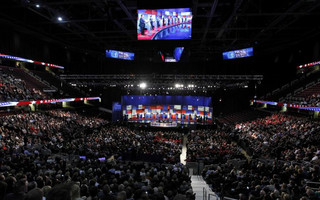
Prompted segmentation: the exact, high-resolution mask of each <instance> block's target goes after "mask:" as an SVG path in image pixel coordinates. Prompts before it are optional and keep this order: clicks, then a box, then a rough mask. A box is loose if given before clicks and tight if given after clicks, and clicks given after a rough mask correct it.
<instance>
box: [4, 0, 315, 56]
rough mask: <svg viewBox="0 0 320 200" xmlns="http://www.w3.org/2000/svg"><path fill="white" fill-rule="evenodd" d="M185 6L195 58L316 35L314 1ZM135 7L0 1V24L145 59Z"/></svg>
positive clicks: (243, 0) (95, 1) (108, 1)
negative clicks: (190, 18) (189, 13)
mask: <svg viewBox="0 0 320 200" xmlns="http://www.w3.org/2000/svg"><path fill="white" fill-rule="evenodd" d="M172 1H174V0H172ZM190 3H191V4H190V5H191V7H192V10H193V24H192V40H190V41H187V43H186V46H188V47H189V49H190V52H191V54H192V55H193V57H194V58H197V59H203V58H205V57H206V58H208V57H210V56H212V55H214V54H216V53H221V52H222V51H225V50H231V49H237V48H245V47H249V46H261V47H263V48H270V49H272V48H274V47H280V46H286V45H290V44H293V43H299V42H302V41H303V40H306V39H308V38H312V37H315V36H317V35H319V33H320V20H317V19H319V17H320V1H318V0H295V1H292V0H281V1H279V0H192V1H190ZM137 7H138V3H137V1H134V0H2V1H1V6H0V21H1V22H2V23H3V22H6V23H10V24H11V25H14V26H17V27H23V28H25V30H28V31H30V32H37V33H39V34H41V35H43V36H44V37H50V38H51V39H54V40H56V41H58V42H61V43H63V44H66V45H70V46H74V47H79V48H84V49H88V50H92V51H96V52H104V51H105V49H111V48H113V49H115V48H116V49H118V50H126V51H133V52H136V53H141V54H148V52H149V50H148V48H145V45H144V44H145V42H144V43H143V44H142V43H141V41H137V36H136V34H137V33H136V32H137V31H136V29H137V24H136V21H137ZM168 7H170V5H168ZM59 17H61V18H62V20H61V21H59V20H58V18H59ZM153 46H154V45H153Z"/></svg>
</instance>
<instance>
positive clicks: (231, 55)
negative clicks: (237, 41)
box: [222, 47, 253, 60]
mask: <svg viewBox="0 0 320 200" xmlns="http://www.w3.org/2000/svg"><path fill="white" fill-rule="evenodd" d="M222 55H223V60H230V59H237V58H244V57H250V56H253V48H252V47H250V48H246V49H238V50H234V51H227V52H223V53H222Z"/></svg>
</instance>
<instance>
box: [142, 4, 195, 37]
mask: <svg viewBox="0 0 320 200" xmlns="http://www.w3.org/2000/svg"><path fill="white" fill-rule="evenodd" d="M191 27H192V11H191V8H170V9H169V8H168V9H152V10H151V9H150V10H146V9H143V10H138V21H137V36H138V40H187V39H191Z"/></svg>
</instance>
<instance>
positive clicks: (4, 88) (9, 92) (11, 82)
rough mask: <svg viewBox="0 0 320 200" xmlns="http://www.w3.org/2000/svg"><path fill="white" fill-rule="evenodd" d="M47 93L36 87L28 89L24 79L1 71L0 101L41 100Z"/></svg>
mask: <svg viewBox="0 0 320 200" xmlns="http://www.w3.org/2000/svg"><path fill="white" fill-rule="evenodd" d="M44 97H45V94H43V93H42V92H41V91H39V90H36V89H31V90H30V89H28V88H27V87H26V84H25V82H24V81H23V80H21V79H17V78H15V77H14V76H12V75H9V74H5V73H2V72H1V73H0V102H8V101H22V100H39V99H43V98H44Z"/></svg>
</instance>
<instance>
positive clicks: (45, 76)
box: [31, 70, 83, 97]
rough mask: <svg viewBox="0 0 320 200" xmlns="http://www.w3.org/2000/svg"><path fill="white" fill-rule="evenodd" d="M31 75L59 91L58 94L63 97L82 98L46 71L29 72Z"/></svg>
mask: <svg viewBox="0 0 320 200" xmlns="http://www.w3.org/2000/svg"><path fill="white" fill-rule="evenodd" d="M31 72H32V73H34V74H35V75H37V76H39V77H40V78H41V79H42V80H45V81H47V82H48V83H49V84H50V85H53V86H55V87H56V88H58V89H59V93H60V95H61V96H64V97H82V96H83V94H82V93H81V92H80V91H78V90H75V88H72V87H71V86H69V85H68V84H67V83H63V82H61V80H60V79H59V78H57V77H55V76H54V75H52V74H50V73H49V72H47V71H39V70H31Z"/></svg>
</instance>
